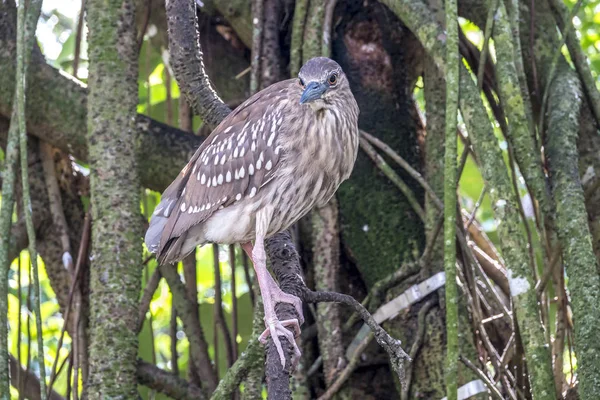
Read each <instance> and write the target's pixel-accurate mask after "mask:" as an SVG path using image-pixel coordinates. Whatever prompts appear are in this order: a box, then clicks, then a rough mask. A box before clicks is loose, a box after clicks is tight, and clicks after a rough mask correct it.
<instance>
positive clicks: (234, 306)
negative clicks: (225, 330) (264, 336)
mask: <svg viewBox="0 0 600 400" xmlns="http://www.w3.org/2000/svg"><path fill="white" fill-rule="evenodd" d="M229 267H230V268H231V346H232V347H233V361H235V360H237V357H238V344H237V336H238V321H237V319H238V302H237V290H236V287H235V286H236V280H235V270H236V268H235V245H233V244H230V245H229ZM250 290H252V288H250Z"/></svg>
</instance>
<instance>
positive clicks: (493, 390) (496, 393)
mask: <svg viewBox="0 0 600 400" xmlns="http://www.w3.org/2000/svg"><path fill="white" fill-rule="evenodd" d="M459 357H460V361H461V362H462V363H463V364H465V366H466V367H467V368H469V369H470V370H472V371H473V372H474V373H475V375H477V376H478V377H479V379H481V380H482V381H483V383H485V385H486V386H487V387H488V389H490V393H491V394H492V397H494V398H495V399H496V400H502V399H503V397H502V394H500V391H499V390H498V388H496V386H494V384H493V383H492V381H490V378H488V377H487V375H486V374H485V373H484V372H483V371H482V370H480V369H479V368H477V367H476V366H475V364H473V363H472V362H471V361H470V360H469V359H467V358H465V357H464V356H463V355H460V356H459Z"/></svg>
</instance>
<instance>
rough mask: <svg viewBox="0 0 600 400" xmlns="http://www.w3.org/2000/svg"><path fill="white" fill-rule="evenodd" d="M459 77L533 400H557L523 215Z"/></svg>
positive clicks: (469, 87) (470, 86)
mask: <svg viewBox="0 0 600 400" xmlns="http://www.w3.org/2000/svg"><path fill="white" fill-rule="evenodd" d="M460 74H461V76H460V83H461V85H460V87H461V96H460V109H461V115H462V116H463V119H464V121H465V124H466V126H467V129H468V131H469V134H470V137H471V142H472V144H473V147H474V150H475V153H476V154H477V156H478V159H479V160H480V162H481V173H482V175H483V179H484V180H485V182H486V185H487V186H488V187H489V188H490V189H489V195H490V198H491V201H492V208H493V209H494V215H495V219H496V223H497V225H498V237H499V239H500V249H501V250H502V255H503V257H504V259H505V261H506V265H507V268H508V271H509V272H508V275H509V282H510V288H511V296H512V299H513V303H514V309H515V311H516V316H517V321H518V323H519V327H520V332H521V338H522V340H523V345H524V348H525V355H526V357H527V360H528V364H527V366H528V368H529V372H530V375H531V377H530V382H531V387H532V394H533V397H534V399H548V400H550V399H555V398H556V395H555V392H554V381H553V375H552V362H551V357H550V351H549V349H548V345H547V343H546V341H545V337H544V332H543V328H542V324H541V322H540V317H539V312H538V306H537V296H536V293H535V289H534V287H535V282H534V278H533V274H532V269H531V267H530V265H529V255H528V252H527V249H526V248H525V243H526V242H527V241H526V240H525V239H524V237H523V232H522V229H521V226H520V225H521V223H522V221H521V217H520V215H519V212H518V205H517V201H518V199H517V198H516V196H515V194H514V192H513V191H512V185H511V183H510V178H509V176H508V172H507V170H506V165H505V164H504V161H503V158H502V151H501V149H500V147H499V145H498V141H497V139H496V136H495V135H494V132H493V130H492V126H491V125H490V123H489V119H488V116H487V114H486V113H485V110H484V108H483V107H480V106H478V105H481V98H480V97H479V93H478V91H477V89H476V86H475V83H474V82H473V81H472V79H471V76H470V75H469V72H468V71H467V69H466V68H465V67H462V68H461V73H460Z"/></svg>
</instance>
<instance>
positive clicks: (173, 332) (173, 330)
mask: <svg viewBox="0 0 600 400" xmlns="http://www.w3.org/2000/svg"><path fill="white" fill-rule="evenodd" d="M150 330H151V331H152V311H150ZM169 337H170V338H171V371H172V372H173V375H175V376H179V364H178V356H177V309H176V308H175V303H172V304H171V319H170V321H169ZM151 339H152V364H155V365H156V352H155V350H154V335H152V338H151Z"/></svg>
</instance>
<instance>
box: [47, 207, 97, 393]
mask: <svg viewBox="0 0 600 400" xmlns="http://www.w3.org/2000/svg"><path fill="white" fill-rule="evenodd" d="M90 228H91V217H90V212H89V211H88V212H87V213H86V214H85V218H84V220H83V230H82V233H81V242H80V245H79V251H78V253H77V262H76V264H75V272H74V275H73V279H72V281H71V286H70V288H69V297H68V300H67V304H66V306H65V314H64V320H63V326H62V328H61V331H60V337H59V339H58V344H57V345H56V358H55V359H54V363H53V364H52V372H51V374H50V383H49V385H48V393H51V392H52V386H53V385H54V381H55V379H56V367H57V365H58V356H59V354H60V349H61V348H62V343H63V339H64V337H65V331H66V329H67V323H68V321H69V314H70V312H71V305H72V303H73V296H74V294H75V289H76V287H77V281H78V280H79V276H80V271H81V268H82V266H83V265H84V263H85V261H86V258H87V253H88V247H89V242H90ZM73 330H74V332H77V330H78V326H77V325H76V324H75V326H74V328H73ZM74 335H75V333H74ZM74 342H75V343H76V341H74ZM75 390H77V386H75Z"/></svg>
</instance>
